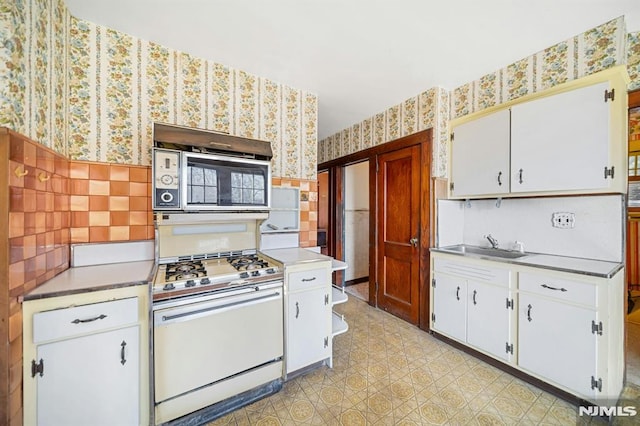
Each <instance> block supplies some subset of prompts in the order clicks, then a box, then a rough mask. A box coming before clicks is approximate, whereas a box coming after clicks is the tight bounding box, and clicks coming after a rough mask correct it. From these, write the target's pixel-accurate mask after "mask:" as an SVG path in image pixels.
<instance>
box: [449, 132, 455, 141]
mask: <svg viewBox="0 0 640 426" xmlns="http://www.w3.org/2000/svg"><path fill="white" fill-rule="evenodd" d="M450 137H451V142H453V138H454V137H455V133H451V135H450Z"/></svg>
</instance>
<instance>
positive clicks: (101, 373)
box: [35, 326, 140, 426]
mask: <svg viewBox="0 0 640 426" xmlns="http://www.w3.org/2000/svg"><path fill="white" fill-rule="evenodd" d="M139 351H140V348H139V328H138V326H132V327H128V328H124V329H119V330H113V331H108V332H104V333H97V334H92V335H88V336H84V337H78V338H74V339H68V340H62V341H58V342H54V343H49V344H44V345H40V346H38V348H37V354H38V360H42V363H43V366H44V371H43V375H42V377H40V376H36V378H35V379H37V419H38V420H37V421H38V424H39V425H66V426H70V425H79V426H84V425H89V424H90V425H105V426H112V425H137V424H139V420H138V407H139V400H138V396H139V389H140V388H139V380H140V375H139V368H140V366H139V359H140V353H139ZM123 361H124V363H123Z"/></svg>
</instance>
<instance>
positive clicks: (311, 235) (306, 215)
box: [272, 178, 318, 247]
mask: <svg viewBox="0 0 640 426" xmlns="http://www.w3.org/2000/svg"><path fill="white" fill-rule="evenodd" d="M272 183H273V186H290V187H298V188H300V236H299V245H300V247H315V246H316V245H317V244H318V236H317V231H318V182H317V181H315V180H312V181H310V180H302V179H286V178H273V179H272Z"/></svg>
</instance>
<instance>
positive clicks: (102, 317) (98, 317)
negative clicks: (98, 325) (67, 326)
mask: <svg viewBox="0 0 640 426" xmlns="http://www.w3.org/2000/svg"><path fill="white" fill-rule="evenodd" d="M106 317H107V316H106V315H105V314H102V315H98V316H97V317H94V318H89V319H84V320H81V319H78V318H76V319H74V320H73V321H71V324H80V323H85V322H93V321H96V320H101V319H105V318H106Z"/></svg>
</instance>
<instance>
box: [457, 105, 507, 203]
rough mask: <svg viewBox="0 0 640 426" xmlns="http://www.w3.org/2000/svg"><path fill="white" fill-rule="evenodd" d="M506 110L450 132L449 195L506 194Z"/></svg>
mask: <svg viewBox="0 0 640 426" xmlns="http://www.w3.org/2000/svg"><path fill="white" fill-rule="evenodd" d="M509 139H510V134H509V110H508V109H506V110H502V111H498V112H496V113H493V114H490V115H487V116H485V117H481V118H479V119H477V120H473V121H468V122H466V123H464V124H461V125H459V126H457V127H455V128H454V129H453V140H452V142H451V159H452V164H451V182H452V189H451V194H452V195H454V196H456V197H463V196H464V197H472V196H476V195H484V194H507V193H508V192H509V171H510V168H509Z"/></svg>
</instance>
